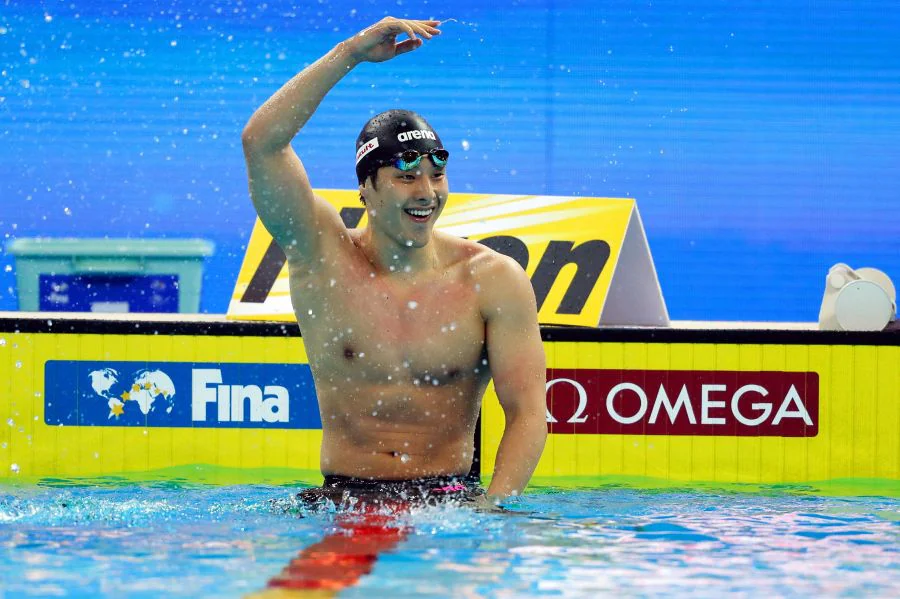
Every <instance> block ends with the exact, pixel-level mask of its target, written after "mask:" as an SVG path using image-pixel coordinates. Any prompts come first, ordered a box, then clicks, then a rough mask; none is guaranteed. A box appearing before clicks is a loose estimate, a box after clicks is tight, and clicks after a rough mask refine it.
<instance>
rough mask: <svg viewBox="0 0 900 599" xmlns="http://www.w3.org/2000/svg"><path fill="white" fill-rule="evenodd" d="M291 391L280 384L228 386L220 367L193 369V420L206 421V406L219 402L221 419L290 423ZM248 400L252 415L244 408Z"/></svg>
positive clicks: (221, 420)
mask: <svg viewBox="0 0 900 599" xmlns="http://www.w3.org/2000/svg"><path fill="white" fill-rule="evenodd" d="M288 399H289V396H288V390H287V389H285V388H284V387H282V386H280V385H266V386H265V387H263V388H260V387H259V386H258V385H225V384H222V371H221V370H219V369H218V368H194V369H192V370H191V420H192V421H194V422H206V416H207V405H208V404H216V417H217V419H218V421H219V422H245V421H246V419H247V416H248V415H249V417H250V422H287V421H288V419H289V411H288ZM248 402H249V408H250V409H249V414H247V412H246V411H245V409H244V408H245V407H247V405H248Z"/></svg>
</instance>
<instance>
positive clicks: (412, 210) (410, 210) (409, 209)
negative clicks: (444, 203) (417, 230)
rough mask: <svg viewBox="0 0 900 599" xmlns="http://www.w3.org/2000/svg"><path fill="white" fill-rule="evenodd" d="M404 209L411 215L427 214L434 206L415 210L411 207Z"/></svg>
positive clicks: (432, 210)
mask: <svg viewBox="0 0 900 599" xmlns="http://www.w3.org/2000/svg"><path fill="white" fill-rule="evenodd" d="M406 211H407V212H408V213H409V214H412V215H413V216H428V215H429V214H431V213H432V212H434V208H428V209H425V210H416V209H413V208H407V209H406Z"/></svg>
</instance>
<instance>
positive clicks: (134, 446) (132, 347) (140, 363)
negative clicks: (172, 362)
mask: <svg viewBox="0 0 900 599" xmlns="http://www.w3.org/2000/svg"><path fill="white" fill-rule="evenodd" d="M125 355H126V356H127V358H126V359H127V360H128V361H130V362H134V364H132V365H131V366H130V367H129V369H128V370H129V372H128V378H132V377H133V376H134V372H135V371H136V370H138V369H141V368H147V366H148V365H149V364H148V362H149V361H150V359H151V355H150V349H149V346H148V345H147V336H146V335H127V336H126V337H125ZM121 374H123V375H124V373H121ZM142 416H143V414H142ZM144 418H146V417H144ZM155 432H156V431H155V430H154V428H153V427H148V426H135V427H129V428H128V429H127V430H126V431H125V435H126V441H125V443H126V447H127V451H128V454H129V457H128V459H127V460H126V462H125V463H126V467H127V468H128V470H130V471H142V472H146V471H148V470H150V464H151V458H150V447H151V445H150V443H151V438H152V437H153V436H154V434H155Z"/></svg>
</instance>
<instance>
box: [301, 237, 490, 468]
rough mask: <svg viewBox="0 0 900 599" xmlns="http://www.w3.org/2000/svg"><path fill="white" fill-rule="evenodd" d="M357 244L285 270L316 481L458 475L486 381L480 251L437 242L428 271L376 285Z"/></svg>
mask: <svg viewBox="0 0 900 599" xmlns="http://www.w3.org/2000/svg"><path fill="white" fill-rule="evenodd" d="M347 234H349V236H350V237H349V239H348V238H347V237H346V235H347ZM358 236H359V231H350V232H348V233H346V234H345V237H344V239H343V240H340V241H338V242H334V243H333V245H334V247H327V246H328V244H325V246H326V247H324V248H323V249H324V252H323V255H324V256H325V258H324V259H323V260H321V261H320V262H319V265H318V266H316V267H314V268H294V267H293V266H292V267H291V296H292V300H293V303H294V310H295V313H296V315H297V319H298V322H299V323H300V328H301V331H302V333H303V342H304V346H305V348H306V352H307V355H308V357H309V362H310V365H311V367H312V371H313V377H314V379H315V382H316V391H317V395H318V399H319V409H320V412H321V415H322V428H323V443H322V470H323V472H324V473H326V474H340V475H346V476H354V477H360V478H381V479H411V478H420V477H423V476H434V475H442V474H465V473H466V472H468V470H469V467H470V465H471V462H472V451H473V433H474V426H475V421H476V419H477V417H478V410H479V408H480V401H481V396H482V394H483V393H484V389H485V387H486V386H487V383H488V381H489V379H490V372H489V370H488V363H487V354H486V344H485V321H484V317H483V315H482V313H481V309H480V302H479V292H480V284H479V282H478V281H479V279H478V264H479V260H481V259H483V258H484V257H485V252H489V250H487V249H486V248H482V247H481V246H478V245H476V244H474V243H471V242H467V241H465V240H460V239H455V238H450V237H449V236H446V235H441V234H439V233H436V234H435V237H434V238H433V241H432V243H435V244H437V246H436V248H437V255H438V259H439V263H438V264H436V265H435V268H434V269H431V270H429V271H428V272H427V273H424V274H421V275H415V276H412V275H410V276H403V275H401V274H400V273H388V274H387V275H379V274H377V273H376V272H375V269H374V268H373V266H372V264H371V263H370V262H369V261H368V260H367V259H366V256H365V254H364V253H363V252H362V251H361V250H360V249H359V247H358Z"/></svg>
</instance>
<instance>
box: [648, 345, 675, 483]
mask: <svg viewBox="0 0 900 599" xmlns="http://www.w3.org/2000/svg"><path fill="white" fill-rule="evenodd" d="M672 347H675V346H672V345H669V344H667V343H648V344H647V353H646V357H645V360H646V363H645V366H644V368H645V369H646V370H669V365H670V360H671V349H672ZM648 399H649V400H650V401H651V402H652V401H653V400H655V399H656V397H655V395H654V394H653V393H648ZM651 405H652V404H651ZM649 409H652V408H649ZM670 439H671V437H670V436H669V435H648V436H647V437H646V440H647V466H646V473H647V476H651V477H654V478H662V479H668V478H669V477H670V475H671V473H670V471H669V465H670V464H669V462H670V459H671V457H670V455H669V453H670V451H671V448H670Z"/></svg>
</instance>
